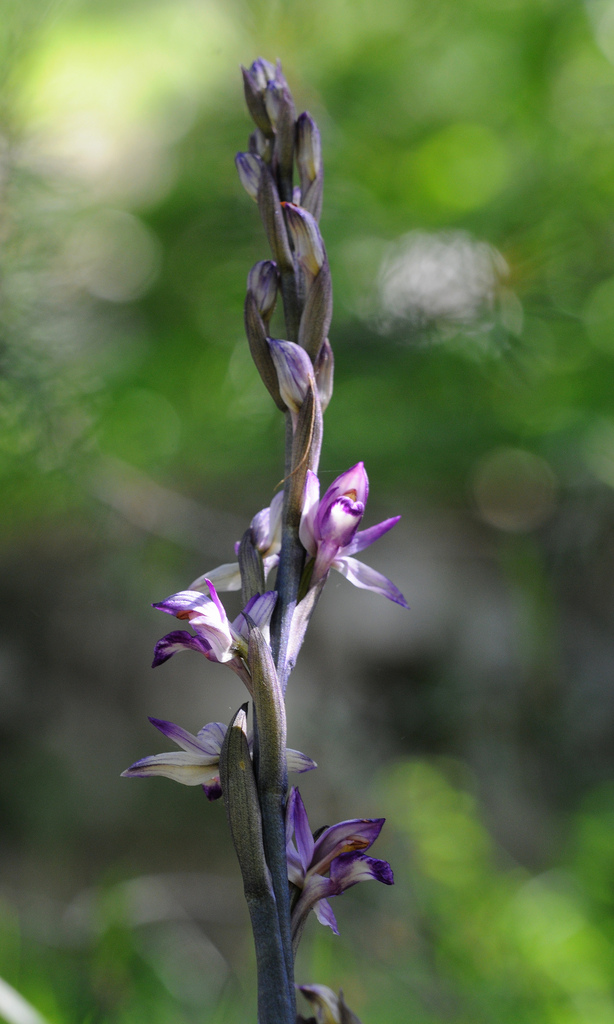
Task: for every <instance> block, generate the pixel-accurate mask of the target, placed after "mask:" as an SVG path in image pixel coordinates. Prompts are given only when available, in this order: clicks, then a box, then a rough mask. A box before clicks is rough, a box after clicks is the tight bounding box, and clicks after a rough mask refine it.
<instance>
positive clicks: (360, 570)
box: [333, 555, 409, 608]
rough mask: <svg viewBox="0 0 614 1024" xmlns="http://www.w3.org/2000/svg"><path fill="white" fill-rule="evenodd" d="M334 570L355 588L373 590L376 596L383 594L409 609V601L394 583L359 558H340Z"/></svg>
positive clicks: (344, 556)
mask: <svg viewBox="0 0 614 1024" xmlns="http://www.w3.org/2000/svg"><path fill="white" fill-rule="evenodd" d="M333 568H334V569H336V570H337V572H340V573H341V575H342V576H345V578H346V579H348V580H349V581H350V583H353V584H354V586H355V587H360V588H361V589H362V590H372V591H373V592H374V593H375V594H382V595H383V597H387V598H388V600H389V601H394V602H395V604H400V605H401V607H402V608H409V605H408V603H407V601H406V600H405V598H404V597H403V595H402V593H401V591H400V590H399V589H398V587H395V585H394V583H392V582H391V581H390V580H389V579H388V578H387V577H386V576H383V575H382V573H381V572H377V571H376V570H375V569H372V568H371V566H370V565H365V563H364V562H359V561H358V559H357V558H349V557H348V556H347V555H343V556H338V557H337V558H335V560H334V562H333Z"/></svg>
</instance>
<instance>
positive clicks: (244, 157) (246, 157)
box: [235, 153, 264, 202]
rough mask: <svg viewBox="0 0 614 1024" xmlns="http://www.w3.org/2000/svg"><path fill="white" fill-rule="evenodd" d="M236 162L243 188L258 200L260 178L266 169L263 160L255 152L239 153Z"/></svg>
mask: <svg viewBox="0 0 614 1024" xmlns="http://www.w3.org/2000/svg"><path fill="white" fill-rule="evenodd" d="M235 164H236V165H237V171H238V172H239V178H240V179H241V184H242V185H243V188H244V189H245V191H246V192H247V194H248V196H251V198H252V199H253V200H254V201H256V202H257V201H258V189H259V188H260V180H261V177H262V172H263V170H264V168H263V165H262V160H261V159H260V157H259V156H256V155H255V154H254V153H237V155H236V157H235Z"/></svg>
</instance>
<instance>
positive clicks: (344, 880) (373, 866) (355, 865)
mask: <svg viewBox="0 0 614 1024" xmlns="http://www.w3.org/2000/svg"><path fill="white" fill-rule="evenodd" d="M370 879H374V880H375V881H376V882H383V883H384V884H385V885H394V875H393V873H392V868H391V867H390V864H389V863H388V861H385V860H377V859H376V858H375V857H365V856H364V854H362V853H342V854H341V856H340V857H336V858H335V860H334V861H333V862H332V864H331V866H330V880H331V882H332V883H333V885H334V889H335V892H334V895H336V896H339V895H340V894H341V893H342V892H345V890H346V889H349V888H350V886H352V885H356V884H357V883H358V882H368V881H369V880H370Z"/></svg>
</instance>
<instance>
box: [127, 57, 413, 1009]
mask: <svg viewBox="0 0 614 1024" xmlns="http://www.w3.org/2000/svg"><path fill="white" fill-rule="evenodd" d="M243 80H244V89H245V99H246V102H247V106H248V110H249V113H250V114H251V116H252V118H253V121H254V123H255V130H254V131H253V132H252V134H251V135H250V138H249V147H248V151H247V152H245V153H239V154H238V155H237V157H236V165H237V169H238V172H239V178H240V180H241V182H242V184H243V186H244V187H245V189H246V191H247V193H248V195H249V196H251V198H252V199H254V200H255V202H256V203H257V204H258V209H259V211H260V216H261V218H262V223H263V226H264V230H265V234H266V236H267V239H268V242H269V246H270V249H271V254H272V257H273V258H272V259H270V260H262V261H260V262H259V263H257V264H256V265H255V266H254V267H253V268H252V269H251V271H250V272H249V275H248V278H247V296H246V300H245V330H246V334H247V341H248V344H249V349H250V352H251V355H252V358H253V359H254V362H255V364H256V367H257V368H258V370H259V372H260V375H261V377H262V380H263V382H264V384H265V386H266V388H267V389H268V391H269V393H270V395H271V398H272V399H273V401H274V402H275V404H276V405H277V407H278V408H279V410H280V411H281V412H282V413H283V414H284V415H285V419H286V446H285V479H284V481H283V490H282V491H280V492H279V493H277V494H276V495H275V496H274V497H273V499H272V501H271V504H270V505H269V507H268V508H265V509H262V510H261V511H260V512H258V513H257V514H256V515H255V516H254V518H253V519H252V521H251V524H250V525H249V527H248V528H247V530H246V531H245V533H244V535H243V537H242V539H241V540H240V541H238V542H237V544H236V546H235V556H236V559H237V560H236V561H235V562H226V563H224V564H223V565H220V566H218V567H217V568H214V569H211V570H209V571H207V572H205V573H204V574H203V575H201V576H199V577H198V578H197V579H195V580H194V581H193V583H192V584H191V585H190V588H189V589H188V590H181V591H179V592H178V593H176V594H172V595H171V596H170V597H167V598H166V599H165V600H163V601H160V602H158V603H156V604H155V605H154V608H157V609H158V610H160V611H162V612H165V613H166V614H167V615H173V616H174V617H175V618H177V619H181V620H183V621H184V622H185V623H186V624H187V625H188V626H189V627H190V628H191V630H192V632H189V631H187V630H183V629H179V630H174V631H172V632H170V633H167V634H166V636H164V637H162V639H161V640H159V641H158V643H157V644H156V648H155V652H154V660H153V665H154V667H156V666H158V665H162V664H163V663H164V662H166V661H167V660H168V659H169V658H171V657H172V656H173V655H174V654H176V653H178V652H180V651H185V650H189V651H196V652H197V653H199V654H201V655H204V656H205V658H207V659H208V660H209V661H211V662H215V663H218V664H221V665H227V666H228V667H229V668H231V669H232V670H233V672H235V673H236V675H238V676H239V678H240V679H241V680H242V681H243V683H244V684H245V687H246V689H247V693H248V696H249V698H250V700H249V701H246V702H245V703H244V704H243V705H242V706H241V707H240V708H239V710H238V711H237V712H236V714H235V715H234V717H233V718H232V720H231V722H230V724H229V725H228V726H226V725H225V724H223V723H221V722H210V723H208V724H207V725H205V726H203V728H202V729H201V730H200V731H199V732H198V733H197V734H196V735H193V734H192V733H190V732H188V731H187V730H186V729H184V728H182V727H181V726H178V725H175V724H173V723H172V722H166V721H161V720H160V719H156V718H152V719H150V721H151V722H152V724H153V725H154V726H155V727H156V729H158V730H159V731H160V732H161V733H163V735H164V736H166V737H167V738H168V739H170V740H172V741H173V743H174V744H176V746H177V747H178V748H180V749H178V750H175V751H173V752H171V753H163V754H154V755H153V756H150V757H144V758H142V759H141V760H139V761H136V762H135V764H133V765H132V766H131V767H130V768H128V769H127V770H126V771H125V772H124V773H123V774H124V775H125V776H128V777H135V776H136V777H148V776H151V775H161V776H165V777H166V778H170V779H172V780H174V781H175V782H180V783H182V784H183V785H188V786H198V785H201V786H202V787H203V790H204V792H205V795H206V796H207V798H208V799H209V800H215V799H216V798H218V797H220V796H223V798H224V802H225V805H226V811H227V817H228V823H229V827H230V833H231V836H232V840H233V843H234V846H235V850H236V853H237V858H238V861H239V866H240V869H241V874H242V877H243V886H244V891H245V897H246V900H247V904H248V908H249V912H250V917H251V923H252V929H253V934H254V942H255V948H256V964H257V971H258V1021H259V1024H297V1022H300V1021H304V1020H305V1018H303V1017H301V1016H298V1017H297V1011H296V995H295V983H294V957H295V955H296V949H297V947H298V943H299V941H300V938H301V935H302V932H303V928H304V926H305V922H306V920H307V918H308V916H309V914H310V912H311V911H313V912H314V914H315V916H316V918H317V919H318V921H319V922H320V923H321V924H323V925H326V926H328V927H329V928H331V929H332V930H333V932H335V934H337V932H338V929H337V922H336V920H335V915H334V913H333V910H332V908H331V905H330V903H329V900H330V899H331V898H332V897H335V896H339V895H340V894H341V893H343V892H345V890H346V889H349V888H350V887H351V886H353V885H355V884H356V883H357V882H362V881H366V880H369V879H375V880H376V881H379V882H384V883H385V884H386V885H391V884H392V883H393V875H392V870H391V868H390V865H389V864H387V863H386V861H382V860H377V859H375V858H373V857H370V856H367V854H366V851H367V850H369V849H370V847H371V846H372V844H373V843H374V842H375V840H376V839H377V837H378V835H379V833H380V831H381V829H382V826H383V824H384V819H383V818H375V819H360V818H356V819H351V820H348V821H342V822H340V823H339V824H337V825H333V826H332V827H329V828H325V829H324V830H319V832H317V833H316V834H315V836H314V835H312V833H311V829H310V826H309V822H308V819H307V813H306V811H305V807H304V805H303V801H302V799H301V796H300V794H299V792H298V790H297V789H295V788H291V789H288V772H289V771H290V772H305V771H309V770H311V769H313V768H315V767H316V765H315V763H314V761H312V760H311V759H310V758H309V757H307V756H306V755H305V754H302V753H300V752H299V751H296V750H292V749H287V747H286V712H285V700H284V698H285V692H286V687H287V685H288V678H289V676H290V673H291V671H292V669H293V667H294V665H295V663H296V659H297V656H298V653H299V651H300V648H301V645H302V643H303V640H304V637H305V631H306V629H307V626H308V624H309V620H310V618H311V615H312V614H313V611H314V609H315V607H316V604H317V602H318V599H319V597H320V594H321V593H322V590H323V587H324V585H325V584H326V581H327V579H328V577H329V574H330V570H331V569H336V570H337V572H340V573H341V574H342V575H343V576H345V577H346V578H347V579H348V580H349V581H350V582H351V583H353V584H354V585H355V586H357V587H361V588H363V589H366V590H372V591H373V592H374V593H376V594H380V595H383V596H384V597H387V598H388V599H389V600H390V601H393V602H394V603H396V604H398V605H400V606H401V607H403V608H406V607H407V603H406V601H405V598H404V597H403V595H402V594H401V592H400V591H399V590H398V589H397V588H396V586H395V585H394V584H393V583H391V581H390V580H388V579H387V578H386V577H385V576H383V575H382V574H381V573H379V572H377V571H376V570H375V569H372V568H370V567H369V566H367V565H365V564H364V563H363V562H362V561H359V560H358V559H357V558H355V557H354V556H355V555H356V554H358V553H360V552H362V551H364V550H365V548H367V547H368V546H369V545H371V544H372V543H373V542H374V541H376V540H377V539H378V538H379V537H381V536H382V535H383V534H385V533H387V531H388V530H390V529H392V527H393V526H394V525H395V524H396V523H397V522H398V519H399V517H398V516H395V517H393V518H392V519H386V520H384V522H381V523H378V524H377V525H375V526H370V527H368V528H367V529H365V530H361V529H360V526H361V523H362V519H363V516H364V513H365V507H366V502H367V496H368V492H369V481H368V478H367V473H366V470H365V468H364V465H363V463H362V462H358V463H357V464H356V465H355V466H352V467H351V468H350V469H348V470H346V472H345V473H341V475H340V476H338V477H337V478H336V480H334V481H333V483H332V484H331V485H330V487H328V489H327V490H326V491H325V493H324V495H323V497H320V482H319V480H318V475H317V474H318V463H319V459H320V449H321V445H322V414H323V411H324V410H325V408H326V406H327V405H328V403H329V401H330V399H331V396H332V390H333V363H334V360H333V352H332V348H331V345H330V342H329V340H328V330H329V327H330V323H331V317H332V287H331V278H330V270H329V265H328V260H327V257H326V250H325V247H324V242H323V240H322V236H321V234H320V229H319V227H318V222H319V219H320V213H321V209H322V185H323V171H322V160H321V147H320V135H319V132H318V128H317V126H316V124H315V122H314V121H313V119H312V118H311V117H310V115H309V114H308V113H303V114H300V116H299V117H297V116H296V112H295V107H294V102H293V99H292V95H291V93H290V90H289V88H288V85H287V82H286V80H285V78H284V76H283V74H282V71H281V67H280V65H279V63H278V64H277V65H273V64H271V63H269V62H268V61H266V60H263V59H262V58H259V59H258V60H256V61H254V63H253V64H252V65H251V67H250V68H249V69H245V68H244V69H243ZM295 168H296V171H297V174H298V184H296V185H295V181H294V178H295ZM278 296H281V300H282V304H283V314H284V321H285V328H284V330H285V338H283V339H278V338H273V337H271V332H270V323H271V317H272V314H273V311H274V308H275V304H276V301H277V298H278ZM274 573H275V575H274V582H273V583H271V579H272V576H273V574H274ZM267 587H268V588H269V589H267ZM239 589H240V590H241V592H242V602H243V611H242V612H241V613H240V615H239V616H238V617H237V618H236V619H235V620H234V622H230V621H229V619H228V616H227V614H226V611H225V609H224V605H223V604H222V601H221V600H220V597H219V592H223V591H230V590H239ZM250 703H251V713H252V721H253V724H252V730H251V732H249V733H248V730H247V715H248V710H249V704H250ZM300 991H301V992H302V993H303V995H304V996H305V997H306V998H307V1000H308V1001H309V1002H310V1004H311V1006H312V1007H313V1009H314V1011H315V1014H316V1016H315V1017H310V1018H309V1021H311V1022H314V1024H315V1022H316V1021H318V1022H328V1024H331V1022H335V1024H351V1022H354V1024H359V1022H358V1018H357V1017H356V1016H355V1014H353V1013H352V1011H351V1010H349V1009H348V1007H347V1006H346V1004H345V1001H344V998H343V995H342V993H339V995H338V996H337V995H336V994H335V993H334V992H332V991H331V990H330V989H328V988H325V987H324V986H321V985H304V986H302V987H301V988H300Z"/></svg>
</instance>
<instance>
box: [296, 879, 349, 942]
mask: <svg viewBox="0 0 614 1024" xmlns="http://www.w3.org/2000/svg"><path fill="white" fill-rule="evenodd" d="M335 892H336V890H335V884H334V882H332V881H331V880H330V878H324V877H323V876H322V875H312V876H311V877H310V878H308V879H307V881H306V883H305V887H304V889H303V891H302V893H301V895H300V896H299V899H298V900H297V903H296V906H295V907H294V910H293V911H292V936H293V938H296V936H298V935H300V933H301V931H302V928H303V924H304V923H305V920H306V918H307V915H308V914H309V912H310V911H311V910H313V909H314V907H315V906H316V904H318V903H319V902H320V900H324V899H326V897H327V896H334V895H335ZM325 913H326V912H325V911H324V912H323V916H324V914H325ZM332 920H333V921H334V927H333V924H332V922H330V921H328V920H326V921H323V924H328V926H329V927H330V928H332V929H333V931H334V932H335V934H336V935H338V934H339V933H338V931H337V922H336V921H335V920H334V915H333V917H332Z"/></svg>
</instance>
